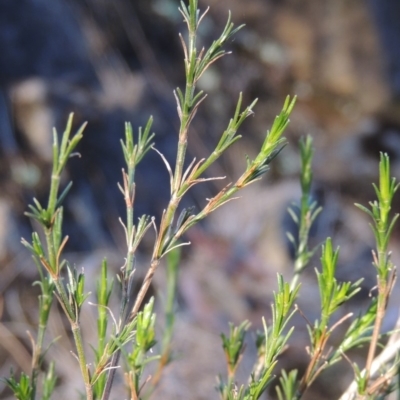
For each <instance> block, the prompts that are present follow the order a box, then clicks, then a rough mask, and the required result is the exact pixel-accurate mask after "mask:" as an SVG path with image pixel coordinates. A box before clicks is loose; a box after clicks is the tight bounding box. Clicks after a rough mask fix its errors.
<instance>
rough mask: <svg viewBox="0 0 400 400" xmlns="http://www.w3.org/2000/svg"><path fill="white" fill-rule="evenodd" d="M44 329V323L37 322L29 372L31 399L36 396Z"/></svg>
mask: <svg viewBox="0 0 400 400" xmlns="http://www.w3.org/2000/svg"><path fill="white" fill-rule="evenodd" d="M45 331H46V325H42V324H39V328H38V335H37V339H36V343H35V344H34V348H33V355H32V373H31V379H32V399H35V397H36V387H37V378H38V376H39V372H40V358H41V356H42V348H43V341H44V334H45Z"/></svg>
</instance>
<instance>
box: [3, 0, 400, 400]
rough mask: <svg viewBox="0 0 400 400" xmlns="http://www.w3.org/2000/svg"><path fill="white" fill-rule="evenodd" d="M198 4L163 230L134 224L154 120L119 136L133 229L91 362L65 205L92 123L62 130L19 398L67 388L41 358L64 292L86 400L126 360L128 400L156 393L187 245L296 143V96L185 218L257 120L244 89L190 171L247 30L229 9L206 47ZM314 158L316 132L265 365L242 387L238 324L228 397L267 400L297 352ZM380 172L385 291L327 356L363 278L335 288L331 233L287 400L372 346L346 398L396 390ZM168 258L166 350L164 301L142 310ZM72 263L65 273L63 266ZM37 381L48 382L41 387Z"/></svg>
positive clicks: (384, 179) (379, 267)
mask: <svg viewBox="0 0 400 400" xmlns="http://www.w3.org/2000/svg"><path fill="white" fill-rule="evenodd" d="M197 5H198V1H197V0H189V3H188V5H186V4H185V3H183V2H182V3H181V8H180V12H181V14H182V16H183V18H184V21H185V23H186V25H187V29H188V35H187V38H186V39H184V38H183V37H181V42H182V46H183V51H184V56H185V59H184V64H185V75H186V83H185V87H184V89H180V88H177V89H176V91H175V97H176V101H177V108H178V115H179V119H180V126H179V132H177V156H176V160H175V165H174V166H173V167H171V166H170V165H169V164H168V162H167V161H166V159H165V157H164V155H163V154H161V153H159V154H160V157H161V158H162V159H163V161H164V162H165V164H166V167H167V170H168V173H169V176H170V186H171V196H170V200H169V202H168V204H167V205H166V207H165V211H164V214H163V216H162V219H161V222H160V224H159V225H157V224H156V222H155V220H154V219H153V218H151V217H150V216H147V215H142V216H139V217H138V218H136V223H135V218H134V202H135V192H136V183H135V172H136V168H137V166H138V165H139V163H140V162H141V161H142V159H143V157H144V156H145V155H146V153H147V152H148V151H149V150H150V149H154V150H155V148H154V144H153V139H154V134H153V133H150V132H151V127H152V122H153V118H152V117H150V118H149V120H148V122H147V124H146V126H145V128H144V129H142V128H139V129H138V133H137V135H136V136H137V139H136V140H135V137H134V136H135V135H134V132H133V128H132V125H131V124H130V123H127V124H126V125H125V140H122V141H121V145H122V153H123V157H124V159H125V163H126V170H125V169H124V170H123V171H122V184H119V189H120V191H121V193H122V195H123V198H124V201H125V205H126V216H125V218H123V219H122V218H121V219H120V222H121V225H122V229H123V231H124V234H125V241H126V257H125V258H124V262H123V265H122V267H121V273H120V274H118V275H117V276H116V277H117V279H118V281H119V285H118V287H117V288H116V287H115V286H117V285H114V279H112V278H110V277H109V275H110V274H109V271H108V266H107V261H106V260H103V262H102V264H101V270H100V274H99V279H98V282H97V288H96V298H97V303H96V306H97V309H98V317H97V335H98V338H97V344H96V345H94V346H93V347H92V348H93V350H94V361H93V362H90V363H88V362H87V354H86V350H87V349H86V347H87V346H85V343H86V342H85V340H84V338H83V337H82V333H81V321H80V314H81V310H82V307H85V306H86V305H85V300H86V299H87V297H88V296H89V293H87V292H86V291H85V290H86V289H85V279H86V277H85V273H84V271H81V272H78V271H77V269H76V268H75V267H74V266H71V265H70V264H69V263H68V261H67V260H65V259H64V256H63V250H64V248H65V244H66V242H67V240H68V237H64V236H63V233H62V227H63V208H62V202H63V200H64V198H65V196H66V195H67V193H68V191H69V189H70V188H71V183H69V184H68V185H67V186H66V187H65V188H64V190H63V191H62V192H61V194H59V192H60V177H61V174H62V172H63V170H64V168H65V166H66V163H67V161H68V159H69V158H70V157H72V156H73V155H74V154H75V153H74V151H75V149H76V147H77V146H78V144H79V141H80V140H81V138H82V134H83V130H84V127H85V124H84V125H82V126H81V127H80V128H79V129H78V130H77V132H76V133H75V135H73V136H72V137H71V132H72V125H73V119H72V114H71V115H70V117H69V119H68V121H67V124H66V128H65V130H64V133H63V135H62V136H61V142H60V143H59V138H58V135H57V132H56V131H54V135H53V168H52V174H51V180H50V191H49V197H48V202H47V206H43V205H41V204H40V203H39V201H38V200H37V199H33V204H32V205H30V206H29V210H30V211H29V212H27V213H26V214H27V216H28V217H30V218H32V219H33V220H35V221H36V222H37V223H38V224H39V226H40V227H41V230H42V233H43V234H39V233H38V232H33V234H32V240H31V242H28V241H27V240H25V239H23V240H22V243H23V245H24V246H26V247H27V248H28V249H29V250H30V252H31V253H32V255H33V260H34V262H35V264H36V266H37V268H38V270H39V275H40V280H39V281H38V282H36V284H37V285H39V287H40V290H41V293H40V296H39V321H38V333H37V337H36V339H33V338H32V346H33V349H32V370H31V375H27V374H26V373H25V372H22V373H21V374H20V377H19V380H18V379H16V378H15V377H14V375H13V373H11V376H10V377H9V378H8V379H6V382H7V384H8V386H9V387H10V388H11V390H12V391H13V393H14V396H15V397H16V398H17V399H20V400H28V399H29V400H34V399H36V398H39V397H40V398H41V399H43V400H49V399H50V398H51V395H52V393H53V391H54V388H55V385H56V381H57V377H56V374H55V366H54V363H50V364H49V368H48V369H47V372H46V371H45V366H44V363H43V361H44V357H45V354H46V352H45V351H44V350H43V346H44V341H45V332H46V329H47V325H48V319H49V312H50V309H51V306H52V303H53V299H54V297H55V298H56V299H57V301H58V302H59V304H60V306H61V308H62V310H63V312H64V314H65V317H66V318H67V320H68V322H69V329H70V331H71V333H72V336H73V340H74V344H75V352H76V358H77V360H78V362H79V367H80V371H81V375H82V381H83V384H84V387H85V396H86V399H87V400H92V399H102V400H108V399H109V398H110V396H111V393H112V388H113V383H114V374H115V373H116V370H117V368H118V366H120V365H123V366H124V370H125V381H126V384H127V390H128V392H129V396H130V398H132V399H144V398H148V397H149V396H150V395H151V394H152V393H153V391H154V389H155V388H156V387H157V384H158V382H159V380H160V376H161V374H162V373H163V370H164V368H165V366H166V365H168V364H169V363H170V362H171V361H172V360H173V352H172V344H173V329H174V325H175V313H176V310H175V303H176V296H177V281H178V276H179V264H180V247H181V246H183V245H185V244H188V243H182V241H181V240H182V236H183V234H184V233H185V232H187V230H188V229H189V228H191V227H192V226H194V225H195V224H197V223H198V222H199V221H201V220H202V219H204V218H206V217H207V216H208V215H210V213H212V212H213V211H215V210H216V209H218V208H219V207H220V206H222V205H223V204H225V203H226V202H228V201H230V200H232V199H233V198H234V196H235V195H236V194H237V192H238V191H239V190H241V189H243V188H244V187H246V186H248V185H249V184H251V183H253V182H255V181H257V180H259V179H260V178H261V177H262V176H263V174H264V173H265V172H266V171H268V169H269V165H270V163H271V162H272V160H273V159H274V158H275V157H276V156H277V155H278V154H279V153H280V151H281V150H282V149H283V148H284V147H285V145H286V139H285V137H284V136H283V134H284V131H285V129H286V127H287V126H288V124H289V117H290V114H291V112H292V110H293V107H294V105H295V102H296V97H290V96H288V97H287V98H286V100H285V102H284V105H283V107H282V110H281V112H280V113H279V115H278V116H277V117H276V118H275V120H274V122H273V124H272V127H271V129H270V130H269V131H267V132H266V135H265V138H264V141H263V143H262V145H261V148H260V149H259V152H258V154H257V155H256V156H255V158H254V159H253V160H251V159H250V158H248V157H247V163H246V166H245V169H244V171H243V173H242V174H241V175H240V176H239V178H237V180H236V181H234V182H233V183H230V184H228V185H226V186H225V188H223V189H222V190H220V191H219V192H218V193H216V194H215V195H214V196H212V197H211V198H209V199H207V203H206V205H205V206H204V207H203V209H201V210H196V209H195V208H194V207H193V208H187V209H183V210H180V211H178V210H179V207H180V204H181V200H182V199H183V197H184V196H185V195H186V194H187V192H188V191H189V190H190V189H191V188H192V187H193V186H195V185H197V184H200V183H202V182H204V181H207V180H213V179H221V178H220V177H211V178H205V177H204V173H205V172H206V171H207V170H208V169H209V167H210V166H211V165H212V164H213V163H215V162H216V161H217V159H218V158H219V157H220V156H221V155H222V154H223V152H225V151H226V150H227V149H229V147H230V146H231V145H232V144H233V143H235V142H236V141H238V140H239V139H240V138H241V136H240V135H239V134H238V129H239V128H240V126H241V125H242V124H243V122H244V121H245V120H246V118H248V117H249V116H250V115H251V114H252V113H253V108H254V107H255V105H256V102H257V100H254V101H253V102H251V103H250V105H248V106H247V107H243V106H242V94H240V95H239V99H238V102H237V105H236V109H235V112H234V115H233V117H232V118H231V119H230V121H229V123H228V124H227V127H226V129H225V130H224V131H223V132H222V134H221V135H220V138H219V139H218V140H217V144H216V146H215V149H214V151H213V152H212V153H211V154H210V155H208V157H205V158H204V159H201V160H200V161H197V162H196V160H195V159H194V160H192V162H190V163H189V166H188V167H187V168H186V169H184V166H185V165H187V164H185V163H186V150H187V143H188V140H190V124H191V122H192V120H193V118H194V116H195V114H196V112H197V109H198V107H199V106H200V103H201V102H202V101H203V100H204V99H205V96H206V95H205V94H204V93H203V92H202V91H197V89H196V83H197V82H198V80H199V78H200V77H201V76H202V74H203V73H204V71H205V70H206V69H207V68H208V67H209V66H210V65H211V64H212V63H214V62H215V61H216V60H218V59H219V58H220V57H222V56H224V55H225V54H227V53H226V51H225V50H224V45H225V44H226V42H227V41H228V40H229V39H230V38H231V37H232V36H233V35H234V34H235V33H236V32H237V31H238V30H239V29H241V28H242V26H239V27H235V26H234V24H233V23H232V22H231V16H230V14H229V16H228V20H227V23H226V25H225V28H224V30H223V31H222V33H221V35H220V37H218V38H217V39H216V40H214V41H213V43H212V44H211V46H210V47H209V48H208V49H204V48H203V49H200V50H199V49H197V31H198V28H199V25H200V23H201V21H202V19H203V18H204V16H205V13H204V14H200V11H199V10H198V9H197ZM156 151H157V150H156ZM313 154H314V150H313V147H312V139H311V137H310V136H307V137H306V138H305V139H304V138H303V139H301V141H300V156H301V176H300V185H301V190H302V194H301V199H300V203H299V206H297V208H298V211H295V208H291V209H290V210H289V213H290V215H291V216H292V218H293V220H294V222H295V223H296V224H297V226H298V235H297V237H294V235H288V236H289V239H290V241H291V242H292V244H293V246H294V249H295V261H294V270H293V278H292V280H291V281H290V282H286V281H285V280H284V279H283V277H282V276H281V275H278V280H277V281H278V284H277V290H276V292H274V297H273V302H272V305H271V312H272V313H271V315H272V319H271V321H266V320H265V319H264V318H263V320H262V322H263V326H264V330H263V332H258V333H257V334H256V338H255V344H256V347H257V358H256V359H255V360H254V364H253V367H252V368H251V370H250V371H249V373H248V375H249V379H248V380H247V382H246V383H243V384H241V385H239V384H237V382H236V372H237V368H238V366H239V364H240V361H241V359H242V356H243V353H244V351H245V347H246V346H245V340H246V334H247V332H248V331H249V329H250V323H249V322H248V321H244V322H242V323H240V324H239V325H238V326H235V325H233V324H230V331H229V335H224V334H222V335H221V338H222V347H223V350H224V353H225V357H226V362H227V379H226V381H225V380H224V379H223V378H222V377H220V380H219V385H218V387H217V390H218V392H219V395H220V397H221V399H223V400H256V399H259V398H261V396H262V395H263V394H264V393H265V392H266V390H267V389H268V388H269V387H270V386H271V384H272V382H273V380H274V378H275V377H277V375H278V372H277V371H276V369H277V363H278V360H279V357H280V355H281V354H282V352H283V351H284V349H285V348H286V347H287V346H288V345H290V343H289V339H290V337H291V334H292V333H293V330H294V327H293V326H290V320H291V318H292V316H293V315H294V313H295V312H296V311H297V310H298V308H297V306H296V305H295V302H296V299H297V298H298V296H299V295H300V284H299V279H300V276H301V273H302V272H303V271H304V269H305V268H306V267H307V266H308V265H309V264H310V261H311V258H312V257H313V255H314V254H315V252H316V251H317V248H313V249H310V248H309V243H308V242H309V233H310V229H311V227H312V224H313V223H314V222H315V220H316V218H317V216H318V215H319V213H320V212H321V210H322V208H321V207H318V205H317V203H316V202H315V201H313V199H312V197H311V187H312V178H313V176H312V159H313ZM379 171H380V178H379V186H376V185H374V188H375V192H376V195H377V200H376V201H374V202H371V203H370V209H368V208H366V207H364V206H361V205H357V206H358V207H359V208H360V209H361V210H363V211H364V212H366V213H367V214H368V216H369V217H371V218H372V224H371V228H372V230H373V233H374V235H375V240H376V251H374V253H373V264H374V266H375V268H376V271H377V275H378V278H377V295H376V296H374V297H373V298H372V301H371V305H370V307H369V308H368V310H366V311H365V312H362V313H360V314H359V315H358V316H357V317H356V318H355V319H354V320H353V321H352V322H351V323H350V325H349V327H348V328H347V330H346V332H345V333H344V335H343V337H342V339H341V340H340V343H339V345H337V346H336V347H335V348H333V349H329V346H328V343H329V339H330V337H331V334H332V332H333V331H334V330H335V329H336V328H337V327H338V326H340V325H341V324H342V323H343V322H344V321H345V320H348V319H350V318H351V317H352V314H347V315H345V316H344V317H342V318H340V319H339V321H336V322H335V323H333V324H332V322H331V319H332V316H333V315H334V314H335V313H336V312H337V311H338V310H340V308H341V307H342V306H343V304H344V303H346V302H347V301H348V300H349V299H350V298H351V297H353V296H354V295H355V294H356V293H357V292H358V291H359V290H360V283H361V281H357V282H338V281H337V279H336V277H335V274H336V267H337V263H338V258H339V250H338V249H336V250H334V249H333V245H332V240H331V239H330V238H328V239H327V240H326V241H325V243H324V245H323V246H322V256H321V269H320V270H316V275H317V281H318V287H319V292H320V303H321V313H320V316H319V318H317V320H316V321H315V322H314V324H311V323H308V321H307V325H308V331H309V337H310V345H309V347H308V356H309V363H308V366H307V368H306V370H305V371H304V373H303V374H302V375H301V374H299V372H298V371H297V370H293V371H289V372H286V371H282V372H281V374H280V377H279V384H278V385H277V388H276V391H277V395H278V398H279V400H295V399H300V398H301V397H302V396H303V395H304V393H305V392H306V390H307V389H308V388H309V387H310V385H311V384H312V383H313V382H314V381H315V379H316V378H317V377H318V376H319V375H320V374H321V373H322V371H324V370H325V369H327V368H329V367H330V366H331V365H333V364H334V363H336V362H338V361H340V360H341V359H342V358H343V357H345V358H347V355H345V353H346V352H348V351H349V350H350V349H352V348H354V347H358V346H361V345H368V346H369V351H368V357H367V361H366V365H365V367H364V368H363V367H361V366H359V365H357V364H354V363H353V364H352V365H353V370H354V375H355V377H354V382H353V384H352V385H350V387H349V389H348V390H347V391H346V393H345V394H344V396H347V397H343V399H353V398H363V399H367V398H379V396H380V395H381V393H383V392H385V393H386V392H388V391H390V390H392V389H393V387H392V386H391V385H390V382H392V380H393V377H394V375H395V371H396V370H397V368H398V366H399V357H398V355H397V353H398V351H397V350H392V349H391V348H390V346H388V347H386V348H385V349H384V350H383V352H382V353H385V351H387V353H389V355H388V356H386V353H385V354H384V355H385V356H386V358H384V359H383V361H381V360H380V359H379V357H377V358H375V354H376V348H377V347H378V345H380V339H381V334H382V332H381V327H382V320H383V318H384V316H385V311H386V307H387V304H388V301H389V297H390V293H391V291H392V288H393V285H394V281H395V267H394V265H393V263H392V261H391V259H390V251H389V249H388V245H389V240H390V237H391V234H392V231H393V227H394V225H395V223H396V221H397V219H398V215H395V216H394V217H391V215H390V210H391V203H392V200H393V196H394V194H395V192H396V191H397V190H398V188H399V184H396V180H395V179H394V178H391V177H390V164H389V157H388V156H387V155H386V154H381V161H380V165H379ZM151 227H153V228H154V231H155V242H154V246H153V250H152V254H151V257H150V261H149V265H148V269H147V271H146V275H145V277H144V279H143V282H142V284H141V285H140V288H139V292H138V293H137V294H135V293H134V290H133V278H134V271H135V261H136V258H135V257H136V251H137V249H138V247H139V246H140V244H141V242H142V240H143V238H144V236H145V234H146V232H147V231H148V230H149V229H150V228H151ZM162 259H165V261H166V273H167V274H166V276H167V287H166V291H165V302H164V310H163V311H164V316H165V318H164V319H165V323H164V326H163V328H162V340H161V341H160V340H159V341H158V342H159V343H160V346H159V348H158V347H157V344H158V343H157V338H156V329H155V327H156V314H155V308H154V302H155V300H154V298H151V299H150V301H149V302H148V303H147V304H144V299H145V297H146V295H147V293H148V289H149V287H150V285H151V282H152V279H153V277H154V274H155V273H156V271H157V269H158V268H159V266H160V265H161V261H162ZM65 266H66V267H67V268H64V267H65ZM63 273H65V275H66V277H65V276H64V275H63ZM115 290H119V291H120V292H119V293H120V306H119V310H118V315H117V317H114V313H113V311H112V310H110V308H109V307H110V298H111V296H112V294H113V292H115ZM110 316H111V317H112V318H111V319H110ZM392 338H393V336H392ZM128 349H130V350H128ZM153 351H154V353H153ZM158 351H159V354H158ZM121 357H122V360H121ZM150 363H153V365H154V368H155V373H154V375H152V376H149V375H148V373H147V371H146V367H147V366H148V365H149V364H150ZM39 376H41V380H39ZM38 382H41V384H40V385H39V384H38ZM38 386H40V390H41V393H39V390H38Z"/></svg>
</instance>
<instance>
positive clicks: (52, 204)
mask: <svg viewBox="0 0 400 400" xmlns="http://www.w3.org/2000/svg"><path fill="white" fill-rule="evenodd" d="M59 186H60V175H59V174H56V173H55V171H53V174H52V175H51V184H50V194H49V202H48V206H47V211H48V213H49V215H51V216H53V215H54V213H55V211H56V205H57V194H58V189H59Z"/></svg>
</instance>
